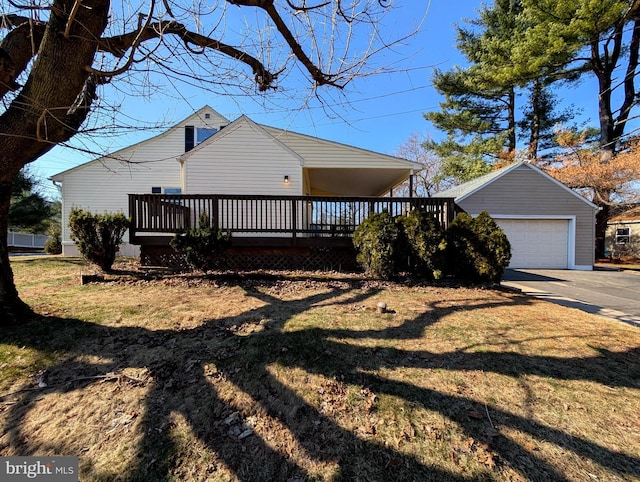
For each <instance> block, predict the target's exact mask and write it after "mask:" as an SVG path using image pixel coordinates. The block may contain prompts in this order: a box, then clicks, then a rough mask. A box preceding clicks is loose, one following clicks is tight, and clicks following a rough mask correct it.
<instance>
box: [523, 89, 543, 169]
mask: <svg viewBox="0 0 640 482" xmlns="http://www.w3.org/2000/svg"><path fill="white" fill-rule="evenodd" d="M541 93H542V83H541V82H540V79H536V80H534V81H533V86H532V88H531V126H530V129H531V133H530V135H529V147H528V148H527V159H529V160H530V161H535V160H536V159H537V158H538V145H539V143H540V124H541V122H540V97H541Z"/></svg>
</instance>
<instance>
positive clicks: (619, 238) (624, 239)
mask: <svg viewBox="0 0 640 482" xmlns="http://www.w3.org/2000/svg"><path fill="white" fill-rule="evenodd" d="M630 238H631V228H616V244H628V243H629V239H630Z"/></svg>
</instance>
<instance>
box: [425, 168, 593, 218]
mask: <svg viewBox="0 0 640 482" xmlns="http://www.w3.org/2000/svg"><path fill="white" fill-rule="evenodd" d="M520 166H524V167H527V168H529V169H531V170H532V171H534V172H536V173H538V174H540V175H541V176H544V177H546V178H547V179H549V180H550V181H552V182H553V183H555V184H556V185H558V187H560V188H561V189H564V190H565V191H567V192H568V193H570V194H571V195H573V196H575V197H577V198H578V199H580V200H581V201H583V202H584V203H586V204H588V205H589V206H591V207H592V208H594V209H597V207H598V206H596V205H595V204H593V203H592V202H591V201H589V200H588V199H586V198H584V197H583V196H581V195H580V194H578V193H577V192H575V191H574V190H572V189H570V188H568V187H567V186H565V185H564V184H562V183H561V182H560V181H558V180H557V179H555V178H554V177H552V176H550V175H549V174H547V173H546V172H544V171H543V170H542V169H540V168H539V167H536V166H534V165H533V164H531V163H530V162H526V161H523V162H514V163H512V164H509V165H508V166H505V167H503V168H500V169H497V170H495V171H491V172H490V173H488V174H485V175H484V176H480V177H477V178H475V179H472V180H471V181H468V182H465V183H463V184H460V185H459V186H456V187H453V188H451V189H447V190H445V191H440V192H438V193H436V194H434V195H433V197H452V198H454V199H455V201H456V202H460V201H462V200H464V199H466V198H467V197H469V196H471V195H472V194H474V193H475V192H477V191H479V190H481V189H484V188H485V187H487V186H488V185H489V184H491V183H493V182H495V181H496V180H497V179H500V178H501V177H503V176H505V175H506V174H508V173H510V172H511V171H513V170H515V169H517V168H518V167H520Z"/></svg>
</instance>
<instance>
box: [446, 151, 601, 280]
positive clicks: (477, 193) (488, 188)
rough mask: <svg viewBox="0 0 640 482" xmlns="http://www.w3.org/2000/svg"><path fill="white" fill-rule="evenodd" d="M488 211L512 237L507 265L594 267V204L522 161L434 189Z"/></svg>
mask: <svg viewBox="0 0 640 482" xmlns="http://www.w3.org/2000/svg"><path fill="white" fill-rule="evenodd" d="M436 196H440V197H452V198H454V199H455V202H456V204H457V205H458V206H459V207H460V208H461V209H463V210H464V211H466V212H467V213H469V214H470V215H472V216H475V215H478V214H479V213H480V212H482V211H487V212H488V213H489V214H490V215H491V216H492V217H493V218H494V219H495V221H496V222H497V224H498V225H499V226H500V228H502V230H503V231H504V232H505V233H506V235H507V237H508V238H509V241H510V242H511V253H512V257H511V263H510V265H509V267H510V268H555V269H575V270H591V269H593V264H594V257H595V254H594V253H595V249H594V247H595V214H596V211H597V209H598V208H597V206H596V205H595V204H593V203H591V202H590V201H588V200H587V199H585V198H583V197H582V196H580V195H579V194H577V193H576V192H574V191H572V190H571V189H569V188H568V187H566V186H565V185H564V184H562V183H560V182H559V181H557V180H556V179H554V178H553V177H551V176H549V175H548V174H547V173H545V172H544V171H542V170H541V169H539V168H538V167H536V166H534V165H533V164H530V163H527V162H516V163H513V164H510V165H508V166H505V167H503V168H501V169H498V170H495V171H493V172H491V173H489V174H486V175H484V176H481V177H479V178H477V179H474V180H472V181H469V182H467V183H464V184H461V185H459V186H457V187H454V188H452V189H448V190H446V191H443V192H440V193H438V194H437V195H436Z"/></svg>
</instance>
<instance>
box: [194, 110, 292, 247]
mask: <svg viewBox="0 0 640 482" xmlns="http://www.w3.org/2000/svg"><path fill="white" fill-rule="evenodd" d="M185 157H186V159H185V161H184V177H185V188H186V189H185V193H187V194H244V195H250V194H261V195H277V196H294V195H300V194H301V193H302V186H303V178H302V168H301V165H300V164H301V160H300V158H299V157H297V156H296V155H295V153H293V152H291V151H290V150H289V149H287V148H286V147H285V146H283V145H282V144H281V143H280V142H278V141H276V140H275V139H273V138H272V137H270V136H269V135H267V134H266V133H265V132H263V131H262V129H261V128H259V127H258V126H256V125H255V124H253V123H251V122H248V121H243V120H241V121H239V122H237V123H234V124H233V125H231V126H229V127H227V128H225V130H224V131H223V132H222V133H221V135H220V136H219V137H217V138H216V139H212V140H211V141H210V142H208V143H206V145H203V146H202V147H201V148H199V149H194V150H193V151H192V152H191V153H189V154H188V156H185ZM284 176H289V183H288V184H287V183H285V182H284ZM272 208H273V209H272V210H273V213H272V214H273V216H271V215H269V213H265V212H262V213H258V212H250V208H248V210H247V211H246V212H244V213H242V214H241V216H242V217H243V219H244V225H245V226H247V223H248V224H249V225H250V226H251V225H252V224H251V223H254V224H255V226H259V223H260V220H259V219H258V218H260V217H261V216H268V217H270V218H273V219H278V223H280V224H279V225H277V226H273V227H276V228H284V227H285V226H289V225H290V216H291V212H290V210H289V209H285V212H281V211H280V209H281V205H280V204H277V205H276V204H274V205H273V207H272ZM267 209H270V208H267ZM299 215H300V216H302V213H299ZM238 216H240V214H238ZM230 221H231V220H230ZM243 235H245V236H248V235H251V233H245V234H239V236H243ZM274 236H277V234H274Z"/></svg>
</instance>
